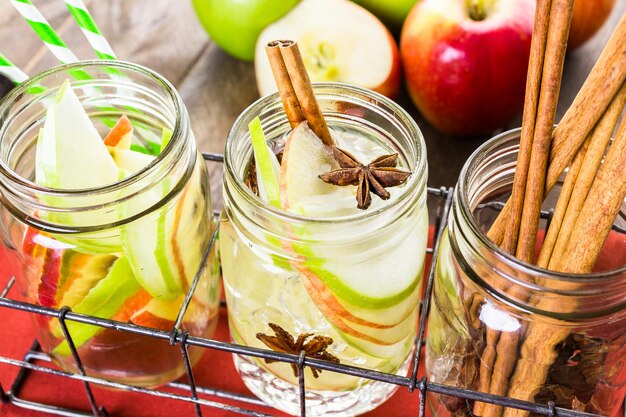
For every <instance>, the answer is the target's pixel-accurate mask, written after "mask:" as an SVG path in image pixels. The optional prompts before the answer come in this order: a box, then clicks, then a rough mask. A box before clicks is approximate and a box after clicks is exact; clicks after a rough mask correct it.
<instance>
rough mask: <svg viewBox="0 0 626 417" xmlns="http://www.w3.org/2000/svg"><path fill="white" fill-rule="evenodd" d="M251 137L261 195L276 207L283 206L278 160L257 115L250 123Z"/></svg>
mask: <svg viewBox="0 0 626 417" xmlns="http://www.w3.org/2000/svg"><path fill="white" fill-rule="evenodd" d="M248 127H249V128H250V137H251V138H252V149H253V151H254V161H255V163H256V174H257V178H258V181H257V182H258V184H259V196H260V197H261V198H262V199H263V200H265V201H267V202H269V203H270V204H271V205H273V206H274V207H279V208H280V207H281V204H280V198H281V196H280V190H279V187H278V177H277V175H276V165H277V163H278V160H277V159H276V156H275V155H274V154H273V152H272V151H270V149H269V147H268V146H267V141H266V140H265V135H264V134H263V127H262V126H261V120H260V119H259V118H258V117H255V118H254V119H253V120H252V121H251V122H250V124H249V125H248Z"/></svg>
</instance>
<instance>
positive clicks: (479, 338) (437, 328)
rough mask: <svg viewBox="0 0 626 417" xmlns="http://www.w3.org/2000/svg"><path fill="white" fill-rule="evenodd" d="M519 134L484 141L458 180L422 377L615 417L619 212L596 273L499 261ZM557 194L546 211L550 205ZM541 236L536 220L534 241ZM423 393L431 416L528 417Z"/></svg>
mask: <svg viewBox="0 0 626 417" xmlns="http://www.w3.org/2000/svg"><path fill="white" fill-rule="evenodd" d="M519 133H520V130H519V129H516V130H513V131H509V132H505V133H503V134H501V135H499V136H496V137H495V138H493V139H492V140H490V141H488V142H487V143H485V144H484V145H483V146H481V147H480V148H479V149H478V150H477V151H476V152H474V154H473V155H472V156H471V157H470V158H469V160H468V161H467V162H466V164H465V167H464V168H463V170H462V172H461V176H460V178H459V181H458V183H457V187H456V189H455V191H454V196H453V203H452V209H451V211H450V215H449V224H448V229H447V231H446V233H445V234H444V236H443V238H442V241H441V246H440V251H439V260H438V264H437V269H436V278H435V286H434V292H433V299H432V301H433V302H432V307H431V311H430V316H429V327H428V336H427V344H426V346H427V348H426V370H427V374H428V377H429V378H430V380H431V381H434V382H438V383H443V384H448V385H454V386H457V387H461V388H470V389H475V390H479V391H483V392H491V393H495V394H499V395H506V396H509V397H513V398H519V399H523V400H527V401H534V402H539V403H544V404H547V403H548V402H550V401H554V403H555V404H556V406H557V407H565V408H569V409H574V410H578V411H586V412H592V413H598V414H602V415H615V414H616V413H617V412H618V409H619V407H620V405H621V404H622V402H623V400H624V394H625V393H626V379H625V378H624V375H625V372H626V332H625V329H626V266H625V265H626V234H624V231H623V228H624V226H625V221H624V219H625V216H624V215H625V214H626V204H624V205H623V206H622V214H621V216H620V218H621V219H620V218H618V221H617V222H616V225H617V226H618V227H621V228H622V229H621V231H620V230H619V229H617V228H615V229H614V230H613V231H612V232H611V234H610V235H609V238H608V239H607V242H606V244H605V246H604V247H603V249H602V253H601V256H600V258H599V260H598V264H597V266H596V272H594V273H591V274H584V275H576V274H563V273H557V272H553V271H548V270H545V269H541V268H538V267H536V266H533V265H530V264H526V263H523V262H521V261H519V260H518V259H516V258H514V257H513V256H511V255H509V254H508V253H505V252H504V251H502V250H501V249H500V248H498V247H497V246H495V244H493V243H492V242H491V241H490V240H489V239H487V238H486V237H485V235H484V232H485V231H487V230H488V229H489V227H490V226H491V224H492V223H493V221H494V220H495V217H496V216H497V214H498V212H499V209H501V208H502V204H501V203H502V202H504V201H506V199H507V198H508V196H509V194H510V190H511V185H512V183H513V175H514V170H515V162H516V160H517V153H518V148H519ZM559 188H560V185H558V184H557V186H555V190H553V191H552V192H551V193H550V195H549V196H548V198H547V199H546V202H545V203H544V207H543V210H546V211H549V210H550V209H551V208H553V207H554V205H555V203H556V198H557V196H558V189H559ZM545 229H546V220H545V219H544V220H542V222H541V223H540V236H542V235H543V233H544V231H545ZM539 300H542V302H541V303H540V304H539ZM494 384H495V385H494ZM487 388H489V389H487ZM429 395H430V396H429V405H430V408H431V410H432V411H433V413H434V415H438V416H447V415H468V413H473V414H474V415H479V416H485V415H491V416H499V415H504V416H513V415H515V416H522V415H525V414H528V413H525V412H522V411H520V410H516V409H513V408H505V409H504V410H503V409H502V408H501V407H495V406H492V405H486V404H484V403H475V404H471V403H468V402H466V401H464V400H460V399H457V398H453V397H446V396H438V395H435V394H429Z"/></svg>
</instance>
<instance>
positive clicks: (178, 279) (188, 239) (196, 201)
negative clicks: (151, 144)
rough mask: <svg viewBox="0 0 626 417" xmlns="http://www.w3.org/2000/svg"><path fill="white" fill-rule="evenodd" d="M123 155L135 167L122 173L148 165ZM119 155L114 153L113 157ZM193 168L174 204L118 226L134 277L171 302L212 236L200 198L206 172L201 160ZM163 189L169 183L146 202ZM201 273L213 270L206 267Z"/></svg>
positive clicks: (188, 279)
mask: <svg viewBox="0 0 626 417" xmlns="http://www.w3.org/2000/svg"><path fill="white" fill-rule="evenodd" d="M166 136H167V135H164V137H166ZM125 152H132V154H131V153H125V154H124V157H131V158H132V159H133V160H136V161H137V163H136V164H135V163H131V162H133V161H127V162H128V165H125V166H126V169H127V170H132V169H135V168H137V167H139V166H141V165H142V162H141V161H139V160H140V159H143V160H145V161H147V159H148V158H150V157H149V156H147V155H144V154H140V153H138V152H133V151H125ZM118 153H119V151H117V150H116V155H117V154H118ZM116 160H117V158H116ZM196 164H197V166H196V168H194V173H193V174H192V177H191V178H190V179H189V182H188V184H187V185H186V187H185V189H183V190H182V191H181V193H180V194H179V196H178V197H177V198H175V199H174V201H173V203H172V204H173V206H172V205H168V206H167V207H164V208H162V209H159V210H158V211H157V212H155V213H151V214H150V215H147V216H145V217H144V218H142V219H139V220H136V221H134V222H132V223H130V224H128V225H125V226H124V227H123V228H122V232H121V234H122V246H123V248H124V253H125V254H126V256H127V257H128V259H129V261H130V264H131V266H132V268H133V271H134V273H135V277H136V278H137V280H138V281H139V282H140V283H141V285H142V287H143V288H145V289H146V291H148V292H149V293H150V294H151V295H152V296H153V297H155V298H158V299H162V300H173V299H175V298H176V297H178V296H179V295H180V294H181V293H182V292H183V291H184V288H186V287H188V286H189V285H190V284H191V282H192V281H193V278H194V277H195V274H196V272H197V271H198V269H199V267H200V265H201V262H202V259H203V255H204V251H205V249H206V247H207V245H208V242H209V239H210V237H211V230H212V224H211V219H212V213H209V210H208V205H207V203H206V201H205V198H204V195H206V193H207V192H208V184H206V181H204V180H203V179H204V178H206V175H204V172H205V171H204V170H205V169H206V168H205V167H204V165H203V162H202V160H201V159H200V157H198V159H197V160H196ZM165 181H168V180H167V179H166V180H165ZM168 189H169V187H168V184H167V183H164V184H163V188H162V189H159V188H158V187H156V188H155V189H154V190H152V191H147V192H149V193H153V195H152V196H151V198H153V199H154V200H155V201H158V199H159V198H160V197H161V194H163V195H164V193H165V190H168ZM204 273H205V274H210V273H212V272H211V269H210V268H207V269H206V270H205V271H204ZM205 281H206V280H202V282H205ZM215 292H216V291H213V292H212V293H213V294H207V296H206V297H204V301H205V302H207V303H208V304H212V301H211V300H212V298H214V297H215V294H214V293H215Z"/></svg>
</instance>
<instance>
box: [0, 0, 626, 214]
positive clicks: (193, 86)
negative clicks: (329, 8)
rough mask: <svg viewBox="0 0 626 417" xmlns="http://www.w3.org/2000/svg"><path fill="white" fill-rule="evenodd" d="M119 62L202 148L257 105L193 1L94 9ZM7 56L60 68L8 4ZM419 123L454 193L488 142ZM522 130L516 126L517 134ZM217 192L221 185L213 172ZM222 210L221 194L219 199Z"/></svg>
mask: <svg viewBox="0 0 626 417" xmlns="http://www.w3.org/2000/svg"><path fill="white" fill-rule="evenodd" d="M34 3H35V4H36V5H37V6H38V7H39V8H40V10H41V12H42V13H43V15H44V16H46V17H47V18H48V20H49V21H50V22H51V24H52V25H53V26H54V27H55V28H56V29H57V31H58V32H59V33H60V34H61V35H62V37H63V39H64V40H65V41H66V42H67V43H68V44H69V45H70V47H71V48H72V50H73V51H74V52H75V53H76V54H77V55H78V57H79V58H81V59H89V58H94V57H95V56H94V53H93V52H92V50H91V49H90V47H89V45H88V44H87V42H86V40H85V39H84V37H83V35H82V34H81V33H80V31H79V29H78V26H76V25H75V24H74V22H73V20H72V18H71V17H70V16H69V12H68V10H67V8H66V6H65V4H64V2H63V1H62V0H34ZM88 4H89V8H90V11H91V12H92V14H93V16H94V18H95V20H96V21H97V22H98V24H99V25H100V28H101V29H102V32H103V33H104V34H105V36H106V38H107V39H108V40H109V42H110V43H111V45H112V46H113V49H114V50H115V52H116V53H117V54H118V56H119V58H120V59H123V60H128V61H133V62H136V63H139V64H142V65H145V66H148V67H150V68H152V69H154V70H156V71H157V72H159V73H161V74H162V75H163V76H165V77H166V78H167V79H169V80H170V81H171V82H172V83H173V84H174V86H175V87H176V88H177V89H178V91H179V92H180V95H181V96H182V98H183V101H184V102H185V104H186V106H187V109H188V111H189V115H190V117H191V125H192V127H193V131H194V133H195V137H196V140H197V141H198V143H199V145H200V148H201V149H202V150H204V151H211V152H222V150H223V147H224V141H225V139H226V135H227V133H228V130H229V129H230V126H231V125H232V123H233V121H234V120H235V118H236V117H237V116H238V115H239V114H240V113H241V111H242V110H244V109H245V108H246V107H247V106H248V105H249V104H250V103H252V102H253V101H254V100H256V99H257V98H258V96H259V95H258V92H257V89H256V83H255V79H254V68H253V64H252V63H249V62H242V61H238V60H236V59H235V58H232V57H230V56H229V55H227V54H226V53H224V52H222V51H221V50H220V49H219V48H218V47H217V45H216V44H215V43H213V42H211V40H210V39H209V38H208V36H207V35H206V33H205V32H204V30H203V29H202V27H201V26H200V24H199V23H198V21H197V19H196V17H195V14H194V11H193V7H192V5H191V1H190V0H106V1H102V0H100V1H95V0H93V1H91V2H89V3H88ZM624 12H626V1H625V0H616V5H615V8H614V10H613V13H612V15H611V16H610V17H609V19H608V21H607V23H606V24H605V25H604V27H603V28H602V29H601V30H600V31H599V32H598V33H597V34H596V36H594V38H592V39H591V40H590V41H589V42H587V43H586V44H585V45H583V46H582V47H581V48H579V49H578V50H576V51H574V52H572V53H570V54H569V55H568V56H567V59H566V65H565V72H564V78H563V84H562V89H561V99H560V101H559V107H558V114H557V119H559V118H560V117H561V116H562V115H563V113H564V112H565V110H566V109H567V107H568V106H569V104H570V103H571V101H572V100H573V98H574V96H575V94H576V92H577V91H578V89H579V88H580V86H581V85H582V83H583V81H584V80H585V78H586V76H587V74H588V73H589V71H590V70H591V67H592V66H593V64H594V63H595V61H596V59H597V57H598V55H599V54H600V51H601V49H602V47H603V45H604V44H605V43H606V41H607V39H608V37H609V36H610V34H611V32H612V31H613V28H614V27H615V25H616V24H617V22H618V21H619V18H620V17H621V16H622V15H623V14H624ZM0 52H2V53H3V54H4V55H6V56H7V57H8V58H9V59H11V60H12V61H13V62H14V63H16V64H17V65H18V66H20V67H21V68H22V69H23V70H24V71H26V72H27V73H28V74H34V73H36V72H38V71H41V70H44V69H46V68H49V67H51V66H54V65H56V64H57V61H56V60H55V59H54V57H53V56H52V55H51V54H50V53H49V52H48V51H47V50H46V48H45V47H44V46H43V45H42V43H41V41H39V39H38V38H37V36H36V35H35V34H34V33H33V32H32V31H31V29H30V27H29V26H28V25H27V24H26V22H25V21H24V20H23V19H22V18H21V17H20V16H19V15H18V13H17V12H16V11H15V10H14V9H13V7H12V6H11V4H10V2H9V0H2V1H0ZM398 101H399V102H400V104H402V105H403V106H404V107H405V108H406V109H407V110H408V111H409V113H411V115H413V117H414V118H415V120H416V121H417V124H418V125H419V126H420V128H421V129H422V132H423V133H424V136H425V138H426V143H427V148H428V161H429V185H431V186H442V185H454V183H455V182H456V179H457V176H458V173H459V171H460V169H461V166H462V165H463V162H464V161H465V160H466V158H467V157H468V156H469V155H470V154H471V153H472V151H473V150H474V149H475V148H476V147H477V146H478V145H479V144H480V143H482V142H483V141H484V140H485V139H487V137H481V138H472V139H467V138H455V137H450V136H446V135H442V134H440V133H437V132H436V131H435V130H434V129H433V128H432V127H431V126H430V125H428V123H426V122H425V121H424V119H423V118H422V117H421V115H420V114H419V113H418V111H417V110H416V109H415V108H414V107H413V105H412V104H411V102H410V100H409V99H408V97H407V95H406V93H403V94H402V95H401V97H400V98H399V99H398ZM519 125H520V120H519V119H518V120H515V121H512V122H511V124H510V127H516V126H519ZM212 168H213V169H212V172H211V175H212V177H211V178H212V180H211V182H212V187H214V189H215V188H217V187H219V185H220V183H221V173H220V171H219V168H220V167H218V166H213V167H212ZM213 195H214V200H215V201H214V205H215V206H217V207H219V206H220V197H221V193H219V192H218V193H215V192H214V193H213Z"/></svg>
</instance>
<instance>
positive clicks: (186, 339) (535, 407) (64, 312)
mask: <svg viewBox="0 0 626 417" xmlns="http://www.w3.org/2000/svg"><path fill="white" fill-rule="evenodd" d="M204 158H205V160H206V161H207V162H208V163H218V164H221V163H222V162H223V156H222V155H221V154H211V153H205V154H204ZM451 202H452V189H451V188H448V189H446V188H440V189H436V188H429V189H428V204H429V210H430V213H431V221H432V222H433V223H434V236H433V244H432V246H431V247H429V248H427V253H429V254H431V264H430V268H429V270H428V278H427V282H426V288H425V291H424V293H423V298H422V300H421V302H420V306H421V315H420V322H419V328H418V333H417V337H416V339H415V342H414V343H415V346H414V347H415V350H414V352H415V353H414V356H413V358H412V365H411V368H410V370H411V372H410V375H409V376H406V377H405V376H399V375H394V374H388V373H384V372H378V371H373V370H369V369H364V368H360V367H356V366H349V365H343V364H336V363H332V362H327V361H322V360H317V359H312V358H308V357H306V355H305V353H304V351H303V352H302V353H301V354H300V355H293V354H286V353H279V352H274V351H271V350H266V349H258V348H253V347H247V346H241V345H237V344H233V343H227V342H221V341H217V340H212V339H205V338H200V337H193V336H189V335H188V334H187V332H186V331H182V330H181V329H180V324H181V321H182V317H183V316H184V314H185V311H186V310H187V307H188V305H189V302H190V300H191V298H192V295H193V293H194V290H195V288H196V286H197V282H198V278H199V277H200V276H201V275H202V270H200V271H198V273H197V274H196V277H195V279H194V281H193V283H192V285H191V288H190V289H189V292H188V294H187V296H186V298H185V301H184V303H183V305H182V307H181V309H180V311H179V314H178V319H177V321H176V323H175V325H174V328H173V329H172V330H171V331H170V332H167V331H163V330H156V329H152V328H148V327H142V326H136V325H133V324H130V323H122V322H118V321H113V320H107V319H102V318H97V317H93V316H89V315H85V314H77V313H73V312H72V311H71V309H70V308H69V307H62V308H61V309H54V308H48V307H42V306H39V305H35V304H29V303H26V302H22V301H17V300H14V299H11V298H10V297H9V296H10V292H11V289H12V287H13V284H14V279H13V278H11V279H10V280H9V282H8V284H7V285H6V287H5V288H4V289H2V290H1V291H0V307H4V308H9V309H14V310H21V311H24V312H27V313H29V314H40V315H43V316H48V317H56V318H57V319H58V320H59V323H60V325H61V328H62V330H63V334H64V337H65V339H66V340H67V343H68V345H69V347H70V350H71V353H72V356H73V359H74V362H75V364H76V368H77V369H78V372H77V373H69V372H64V371H60V370H58V369H56V368H54V367H52V366H45V365H42V364H40V363H45V362H48V363H49V362H50V359H49V358H48V356H47V355H46V354H45V353H43V352H42V351H41V350H40V348H39V344H38V342H37V341H35V342H34V343H33V345H32V346H31V348H30V349H29V350H28V351H27V352H26V353H25V355H24V356H23V358H22V359H21V360H17V359H12V358H7V357H2V356H0V363H3V364H7V365H11V366H15V367H18V368H19V372H18V373H17V376H16V377H15V379H14V380H13V382H12V384H11V387H10V388H9V390H8V391H6V390H5V389H4V388H3V387H2V385H1V384H0V400H1V401H2V402H3V403H11V404H13V405H15V406H17V407H22V408H27V409H31V410H37V411H42V412H47V413H53V414H58V415H64V416H94V417H104V416H107V415H109V414H108V413H107V411H106V404H104V405H101V404H98V403H97V402H96V399H95V397H94V395H93V393H92V389H91V385H92V384H95V385H98V386H103V387H108V388H113V389H117V390H121V391H130V392H134V393H140V394H142V395H147V396H153V397H156V398H163V399H170V400H175V401H180V402H186V403H190V404H193V406H194V409H195V416H198V417H200V416H202V415H203V411H204V412H205V413H206V415H210V414H211V409H221V410H226V411H229V412H232V413H233V415H237V414H240V415H248V416H259V417H261V416H263V417H267V416H273V415H274V414H270V413H265V412H260V411H255V410H252V409H250V408H249V407H250V406H251V405H254V406H266V407H268V410H272V409H271V408H270V406H268V405H267V404H265V403H264V402H262V401H261V400H258V399H257V398H254V397H251V396H247V395H242V394H238V393H233V392H227V391H223V390H217V389H212V388H210V387H202V386H198V385H196V383H195V377H194V371H193V369H192V366H191V363H190V360H189V354H188V348H189V347H190V346H196V347H200V348H204V349H211V350H217V351H222V352H229V353H236V354H239V355H247V356H252V357H256V358H262V359H270V360H273V361H282V362H286V363H289V364H295V365H296V366H297V369H298V372H299V376H300V377H299V395H300V415H301V416H305V415H306V403H305V394H306V389H307V388H306V386H305V381H304V372H303V370H304V367H306V366H310V367H315V368H317V369H318V370H324V371H329V372H336V373H341V374H346V375H351V376H356V377H359V378H365V379H369V380H372V381H380V382H384V383H388V384H394V385H396V386H398V387H400V388H401V389H402V388H404V389H407V390H408V391H409V392H411V393H415V397H414V398H415V401H417V402H418V405H419V407H418V408H419V417H423V416H425V412H426V393H427V392H431V393H435V394H443V395H448V396H453V397H456V398H459V399H462V400H465V401H481V402H486V403H491V404H496V405H501V406H505V407H513V408H518V409H521V410H526V411H530V412H531V413H535V414H541V415H546V416H549V417H557V416H558V417H595V416H596V415H595V414H589V413H584V412H579V411H574V410H568V409H565V408H560V407H556V406H555V405H554V403H553V402H550V403H548V404H537V403H531V402H527V401H520V400H516V399H511V398H506V397H502V396H497V395H492V394H484V393H481V392H477V391H472V390H468V389H462V388H457V387H452V386H447V385H442V384H437V383H433V382H430V381H428V379H427V378H426V377H423V378H419V379H418V373H419V371H420V365H421V361H420V360H421V355H422V351H423V349H422V348H423V346H424V334H425V328H426V322H427V319H428V312H429V305H430V298H431V293H432V288H433V280H434V275H435V274H434V273H435V264H436V262H437V252H438V247H439V242H440V237H441V235H442V232H443V230H444V228H445V227H446V220H447V217H448V212H449V210H450V206H451ZM542 215H543V216H544V217H547V218H548V220H549V218H550V213H542ZM215 216H216V217H219V213H215ZM218 224H219V223H218ZM217 230H218V228H216V229H215V231H214V233H213V235H212V236H211V240H210V244H209V247H208V248H207V250H206V252H205V257H206V256H208V254H209V253H210V251H211V248H212V246H213V245H214V244H215V240H216V236H217ZM205 264H206V262H204V263H203V265H205ZM222 304H224V302H222ZM68 320H69V321H75V322H79V323H86V324H91V325H95V326H99V327H102V328H105V329H113V330H117V331H121V332H127V333H132V334H136V335H143V336H147V337H151V338H154V339H155V340H157V339H160V340H165V341H168V342H169V343H170V344H171V345H173V346H174V345H178V346H180V351H181V356H182V358H183V361H184V365H185V370H186V375H187V383H181V382H173V383H170V384H168V385H166V386H165V387H163V388H160V389H150V388H141V387H136V386H131V385H127V384H122V383H118V382H112V381H108V380H105V379H100V378H94V377H90V376H87V375H86V374H85V371H84V368H83V366H82V362H81V358H80V355H79V354H78V351H77V349H76V346H75V344H74V341H73V340H72V337H71V335H70V333H69V332H68V328H67V321H68ZM36 362H37V363H36ZM34 373H43V374H48V375H55V376H59V377H62V378H64V379H67V380H79V381H82V383H83V386H84V391H85V395H86V397H87V399H88V401H89V405H90V408H91V410H80V409H70V408H65V407H59V406H57V405H54V404H46V403H43V402H33V401H29V400H25V399H23V398H22V394H23V391H24V390H23V389H22V388H23V387H24V385H25V383H26V382H27V380H28V378H30V377H32V375H33V374H34ZM167 388H170V389H171V388H174V389H176V393H174V392H171V390H165V389H167ZM177 392H187V394H186V395H185V394H179V393H177ZM206 396H211V400H209V399H206V398H204V397H206ZM221 400H225V401H224V402H222V401H221ZM232 404H235V405H232ZM270 412H271V411H270ZM163 415H167V416H170V415H171V414H170V413H169V412H168V410H167V409H166V408H165V409H164V414H163ZM190 415H192V414H191V408H190ZM406 415H408V414H406ZM625 416H626V413H625Z"/></svg>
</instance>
